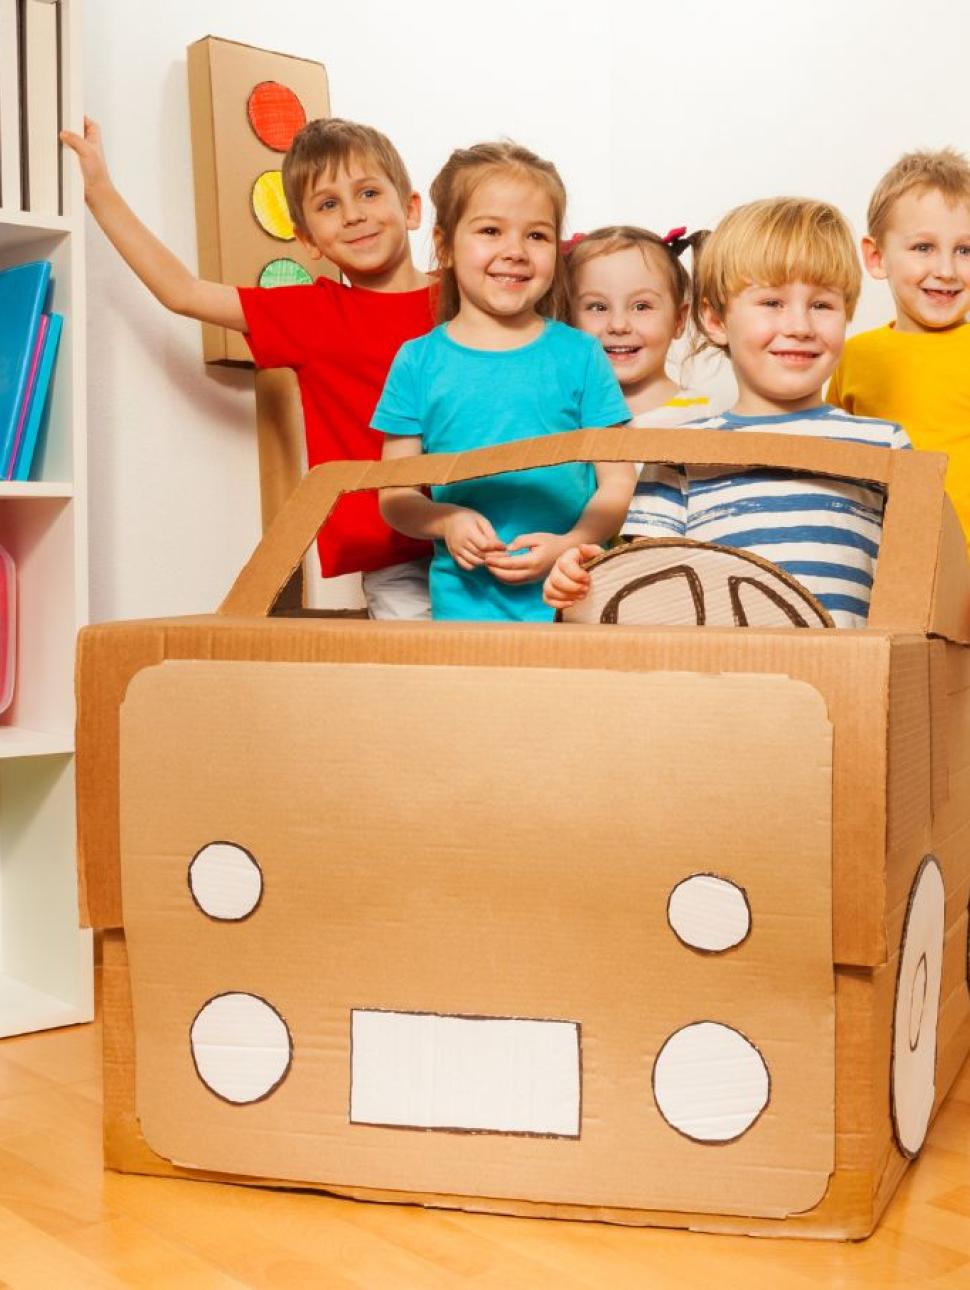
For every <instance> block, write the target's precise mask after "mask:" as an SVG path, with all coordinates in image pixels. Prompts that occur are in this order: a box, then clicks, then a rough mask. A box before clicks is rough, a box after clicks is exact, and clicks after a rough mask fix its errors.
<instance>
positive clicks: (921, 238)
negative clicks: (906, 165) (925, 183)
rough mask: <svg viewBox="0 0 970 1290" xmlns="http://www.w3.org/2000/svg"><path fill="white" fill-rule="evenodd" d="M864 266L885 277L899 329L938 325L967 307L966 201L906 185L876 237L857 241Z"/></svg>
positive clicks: (969, 229)
mask: <svg viewBox="0 0 970 1290" xmlns="http://www.w3.org/2000/svg"><path fill="white" fill-rule="evenodd" d="M862 256H863V259H864V260H865V264H866V268H867V269H868V270H869V272H870V273H871V274H872V276H873V277H874V278H885V279H886V280H888V282H889V289H890V291H891V292H892V293H893V299H894V300H895V302H896V311H897V317H896V327H897V329H898V330H899V331H915V332H928V331H943V330H945V329H946V328H948V327H958V326H960V324H961V323H963V321H964V320H965V318H966V316H967V314H968V313H970V202H965V201H951V200H948V199H947V197H946V196H945V195H944V194H943V193H941V192H939V191H938V190H937V189H933V188H927V189H923V190H919V189H911V190H910V191H909V192H907V193H903V195H902V196H901V197H899V198H897V200H896V201H895V202H894V203H893V207H892V210H891V212H890V215H889V221H888V224H887V226H886V230H885V232H884V234H883V235H882V237H881V238H880V239H879V241H878V242H876V240H875V239H874V238H871V237H866V238H864V239H863V242H862Z"/></svg>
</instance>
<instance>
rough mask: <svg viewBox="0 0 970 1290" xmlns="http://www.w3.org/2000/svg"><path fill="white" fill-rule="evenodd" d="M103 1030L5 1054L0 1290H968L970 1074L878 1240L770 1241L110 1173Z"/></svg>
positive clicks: (22, 1043)
mask: <svg viewBox="0 0 970 1290" xmlns="http://www.w3.org/2000/svg"><path fill="white" fill-rule="evenodd" d="M99 1064H100V1032H99V1028H98V1025H97V1023H95V1024H94V1025H91V1026H77V1027H72V1028H70V1029H67V1030H60V1031H51V1032H48V1033H46V1034H40V1035H32V1036H24V1037H22V1038H16V1039H7V1040H3V1041H0V1288H2V1290H6V1288H7V1287H13V1288H14V1290H34V1287H36V1290H87V1288H88V1287H95V1286H97V1287H118V1286H153V1287H154V1286H157V1287H166V1290H167V1288H168V1287H173V1288H175V1290H203V1288H204V1290H209V1287H213V1288H214V1287H223V1288H225V1287H230V1286H237V1287H239V1286H254V1287H266V1288H267V1290H269V1287H273V1288H274V1290H280V1288H284V1290H303V1287H325V1288H326V1290H350V1287H367V1290H398V1288H400V1290H424V1288H425V1287H428V1288H429V1290H431V1288H437V1287H445V1286H471V1287H474V1288H476V1290H477V1288H479V1287H481V1290H486V1288H488V1290H532V1288H533V1287H542V1288H543V1290H582V1288H586V1290H593V1288H595V1290H625V1288H626V1287H637V1290H658V1288H661V1290H662V1288H663V1287H668V1286H669V1287H677V1290H682V1288H684V1287H698V1290H735V1288H736V1290H758V1288H759V1287H771V1290H802V1288H805V1290H807V1288H808V1287H818V1286H832V1287H840V1288H844V1287H851V1288H852V1290H855V1288H856V1287H868V1286H871V1287H878V1288H879V1290H887V1288H888V1287H892V1286H914V1287H921V1288H922V1287H932V1288H933V1290H944V1288H946V1290H951V1288H952V1290H956V1288H957V1287H960V1288H961V1290H970V1066H967V1067H966V1068H965V1069H964V1071H963V1074H962V1076H961V1078H960V1080H959V1081H958V1082H957V1085H956V1087H955V1088H954V1090H953V1092H952V1093H951V1095H950V1098H949V1101H948V1102H947V1104H946V1106H945V1107H944V1109H943V1111H942V1112H941V1114H940V1116H939V1117H938V1118H937V1120H936V1122H935V1124H934V1125H933V1128H932V1130H931V1132H930V1136H929V1139H928V1142H927V1144H926V1146H925V1148H924V1151H923V1155H922V1157H921V1159H920V1161H919V1163H918V1164H917V1166H916V1167H915V1168H914V1169H911V1170H910V1171H909V1173H908V1175H907V1177H906V1179H905V1181H904V1182H903V1185H902V1188H901V1190H900V1192H899V1193H898V1194H897V1196H896V1198H895V1200H894V1201H893V1204H892V1206H891V1207H890V1209H889V1211H888V1213H887V1215H886V1216H885V1218H884V1219H883V1222H882V1225H881V1227H880V1229H879V1231H878V1232H877V1233H876V1235H875V1236H873V1237H872V1238H871V1239H870V1240H868V1241H865V1242H862V1243H859V1244H855V1245H851V1244H830V1243H816V1242H808V1241H780V1240H779V1241H766V1240H754V1239H751V1238H746V1237H730V1238H729V1237H714V1236H702V1235H694V1234H691V1233H684V1232H673V1231H654V1230H646V1229H629V1228H619V1227H607V1226H603V1225H599V1224H595V1223H559V1222H551V1221H541V1220H534V1219H528V1220H526V1219H511V1218H493V1217H486V1216H477V1215H466V1214H453V1213H452V1214H450V1213H444V1212H434V1211H431V1210H422V1209H418V1208H413V1207H407V1206H390V1205H375V1204H362V1203H357V1202H354V1201H346V1200H335V1199H332V1198H329V1197H324V1196H319V1195H312V1194H309V1193H306V1194H299V1193H295V1192H289V1193H288V1192H271V1191H259V1190H253V1189H249V1188H243V1187H229V1186H216V1185H214V1184H209V1183H196V1182H182V1181H170V1180H165V1179H154V1178H139V1177H134V1176H122V1175H120V1174H112V1173H108V1174H105V1173H103V1172H102V1169H101V1143H100V1131H101V1124H100V1115H101V1108H100V1072H99Z"/></svg>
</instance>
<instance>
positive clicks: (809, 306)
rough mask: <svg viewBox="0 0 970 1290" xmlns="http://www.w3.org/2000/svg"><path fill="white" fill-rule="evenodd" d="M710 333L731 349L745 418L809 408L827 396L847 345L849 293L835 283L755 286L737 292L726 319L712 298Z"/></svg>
mask: <svg viewBox="0 0 970 1290" xmlns="http://www.w3.org/2000/svg"><path fill="white" fill-rule="evenodd" d="M701 318H702V322H703V327H704V331H705V332H706V333H707V334H708V336H709V337H710V338H711V340H712V341H713V342H714V343H715V344H716V345H720V346H722V347H725V348H726V349H727V350H728V353H729V355H730V358H731V365H732V367H733V368H734V375H735V377H736V379H737V383H738V401H737V403H736V404H735V407H734V410H735V412H738V413H740V414H741V415H743V416H757V415H769V416H771V415H776V414H779V413H786V412H804V411H806V410H807V409H808V408H813V407H818V405H819V404H820V403H821V402H822V388H823V386H824V385H825V382H826V381H827V380H828V378H829V377H830V376H831V375H832V372H833V371H834V370H835V366H836V364H837V363H838V361H839V355H840V354H841V353H842V347H843V345H844V344H845V325H846V309H845V296H844V295H843V293H842V292H841V291H839V290H837V289H835V288H832V287H824V286H819V285H816V284H813V283H810V282H788V283H785V284H784V285H783V286H780V287H771V286H761V285H758V284H751V285H749V286H747V287H744V288H743V289H742V290H741V291H739V292H737V293H735V294H734V295H732V296H731V298H730V300H729V301H728V305H727V308H726V310H725V312H724V315H723V317H719V316H718V315H716V314H715V313H714V312H713V311H712V310H711V308H710V306H709V304H707V302H705V303H704V304H703V306H702V308H701Z"/></svg>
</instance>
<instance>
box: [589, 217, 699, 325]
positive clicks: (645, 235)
mask: <svg viewBox="0 0 970 1290" xmlns="http://www.w3.org/2000/svg"><path fill="white" fill-rule="evenodd" d="M706 237H707V232H706V231H705V230H699V231H698V232H696V233H691V234H690V235H689V236H688V237H675V238H670V235H668V238H669V240H665V239H664V238H662V237H660V235H659V234H658V233H652V232H651V231H650V229H648V228H639V227H638V226H637V225H636V224H608V225H606V226H605V227H604V228H594V229H593V231H592V233H583V234H582V235H581V236H577V239H576V241H575V242H574V243H573V245H572V246H570V247H569V248H568V249H567V251H566V268H567V279H568V284H569V293H570V309H571V308H572V304H573V300H572V297H573V296H574V295H575V289H576V276H577V274H578V272H579V270H580V269H581V268H582V267H583V265H584V264H588V263H589V262H590V260H595V259H597V258H598V257H599V256H601V255H615V254H616V253H617V251H629V250H631V249H633V248H634V247H635V248H636V249H637V250H638V251H639V252H640V254H641V255H642V256H643V258H644V260H645V261H646V259H647V256H648V255H651V254H655V255H656V256H657V258H659V261H660V263H661V264H662V265H663V270H664V273H665V274H666V277H667V281H668V282H669V284H670V294H671V297H672V298H673V302H674V305H675V306H676V307H677V308H678V309H679V308H680V307H681V306H682V305H685V304H686V303H687V302H688V301H689V300H690V274H689V273H688V272H687V270H686V269H685V268H684V266H683V264H682V262H681V259H680V257H681V255H682V254H683V252H684V251H685V250H686V249H687V247H688V246H689V247H691V249H692V250H693V252H694V255H695V256H696V255H697V253H698V251H699V250H700V247H701V246H702V245H703V242H704V239H705V238H706Z"/></svg>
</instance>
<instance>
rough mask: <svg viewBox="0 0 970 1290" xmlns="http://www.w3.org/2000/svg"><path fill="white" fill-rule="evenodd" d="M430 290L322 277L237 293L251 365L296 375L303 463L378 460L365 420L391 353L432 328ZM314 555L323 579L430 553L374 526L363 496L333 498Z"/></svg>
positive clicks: (377, 440)
mask: <svg viewBox="0 0 970 1290" xmlns="http://www.w3.org/2000/svg"><path fill="white" fill-rule="evenodd" d="M431 291H432V288H431V287H422V288H421V289H420V290H419V291H402V292H386V291H368V290H366V289H365V288H362V287H345V286H343V285H341V284H340V283H339V282H333V281H331V279H329V278H317V280H316V282H314V283H313V284H312V286H296V287H240V288H239V300H240V303H241V304H242V309H243V313H244V314H245V315H246V325H247V327H248V328H249V331H248V333H247V334H246V340H247V341H248V342H249V348H250V349H251V350H252V352H253V358H254V359H255V361H256V366H257V367H292V368H293V369H294V371H295V372H296V375H297V379H298V381H299V383H300V396H301V398H302V400H303V419H304V422H305V423H306V443H307V464H308V466H317V465H319V464H320V462H323V461H344V460H353V461H377V460H378V458H379V457H380V455H381V448H382V446H383V442H384V436H383V435H382V434H380V433H379V432H378V431H376V430H372V429H371V428H370V422H371V417H372V416H373V413H374V408H375V407H376V406H377V400H378V398H379V397H380V394H381V391H382V390H383V388H384V381H385V379H386V378H387V373H388V370H389V368H390V366H391V362H392V360H393V359H394V356H395V354H396V353H397V351H398V350H399V349H400V348H401V346H402V345H403V344H404V342H405V341H406V340H413V339H414V338H415V337H416V336H423V335H424V334H425V332H427V331H430V330H431V328H432V327H433V326H434V310H433V301H432V298H431ZM317 548H318V550H319V552H320V567H321V569H322V571H323V575H324V577H325V578H330V577H333V576H335V575H336V574H338V573H353V572H355V571H357V570H358V569H360V570H365V571H366V570H369V569H383V568H385V567H386V566H387V565H389V564H400V563H402V562H403V561H405V560H415V559H417V558H418V557H419V556H427V555H430V554H431V545H430V543H427V542H418V541H416V540H415V539H414V538H409V537H405V536H404V535H403V534H402V533H397V532H395V530H394V529H392V528H389V527H388V525H387V524H385V523H384V520H383V519H382V518H381V514H380V511H379V510H378V506H377V494H376V493H375V492H374V491H373V490H371V491H369V492H366V493H349V494H347V496H345V497H341V498H340V500H339V501H338V502H337V505H336V506H335V507H334V509H333V511H332V513H331V515H330V518H329V519H328V520H327V522H326V524H325V525H324V526H323V528H322V529H321V530H320V533H319V535H318V537H317Z"/></svg>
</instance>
